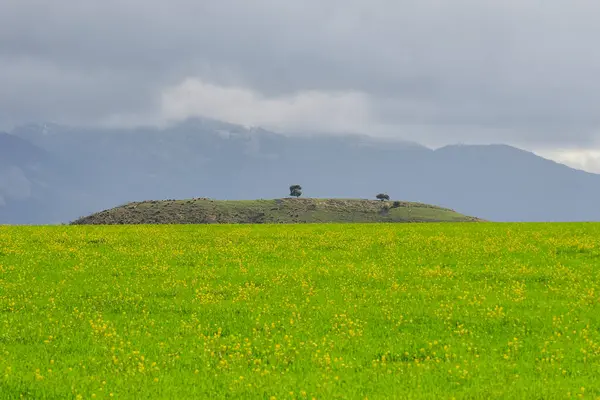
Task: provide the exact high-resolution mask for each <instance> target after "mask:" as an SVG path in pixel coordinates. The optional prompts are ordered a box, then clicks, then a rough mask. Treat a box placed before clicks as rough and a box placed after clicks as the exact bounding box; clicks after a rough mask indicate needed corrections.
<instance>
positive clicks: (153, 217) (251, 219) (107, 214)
mask: <svg viewBox="0 0 600 400" xmlns="http://www.w3.org/2000/svg"><path fill="white" fill-rule="evenodd" d="M475 221H478V219H477V218H473V217H468V216H465V215H462V214H459V213H457V212H455V211H453V210H450V209H447V208H442V207H436V206H432V205H428V204H422V203H409V202H381V201H375V200H358V199H302V198H299V199H292V198H285V199H275V200H229V201H227V200H212V199H205V198H199V199H189V200H163V201H144V202H134V203H129V204H126V205H123V206H120V207H115V208H112V209H110V210H105V211H102V212H99V213H96V214H92V215H90V216H88V217H83V218H80V219H78V220H76V221H74V222H72V224H73V225H112V224H250V223H253V224H261V223H266V224H280V223H341V222H475Z"/></svg>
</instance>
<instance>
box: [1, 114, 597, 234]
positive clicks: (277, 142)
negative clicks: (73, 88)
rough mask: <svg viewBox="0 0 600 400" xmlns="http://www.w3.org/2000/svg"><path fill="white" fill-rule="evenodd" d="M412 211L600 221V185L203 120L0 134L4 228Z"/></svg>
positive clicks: (490, 163) (456, 156) (505, 160)
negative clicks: (272, 203)
mask: <svg viewBox="0 0 600 400" xmlns="http://www.w3.org/2000/svg"><path fill="white" fill-rule="evenodd" d="M295 183H299V184H301V185H302V187H303V189H304V196H306V197H338V198H373V197H374V195H375V194H377V193H380V192H386V193H388V194H389V195H390V196H391V197H392V199H400V200H406V201H418V202H424V203H430V204H435V205H439V206H443V207H448V208H452V209H455V210H456V211H458V212H461V213H464V214H467V215H473V216H477V217H480V218H484V219H489V220H493V221H587V220H600V208H599V207H598V206H597V204H599V203H600V175H596V174H592V173H587V172H583V171H580V170H575V169H572V168H569V167H567V166H565V165H562V164H558V163H556V162H553V161H550V160H547V159H544V158H541V157H538V156H536V155H535V154H533V153H529V152H526V151H523V150H520V149H517V148H514V147H510V146H506V145H486V146H470V145H455V146H446V147H443V148H440V149H436V150H432V149H429V148H427V147H425V146H421V145H419V144H417V143H411V142H402V141H393V140H381V139H374V138H371V137H368V136H358V135H338V136H333V135H308V134H307V135H296V136H285V135H281V134H278V133H274V132H270V131H267V130H264V129H261V128H247V127H243V126H239V125H234V124H229V123H224V122H220V121H215V120H210V119H201V118H195V119H189V120H187V121H184V122H181V123H178V124H175V125H172V126H169V127H167V128H164V129H159V128H135V129H104V128H74V127H69V126H62V125H55V124H30V125H23V126H19V127H16V128H15V129H13V130H12V131H11V132H10V133H9V134H7V133H1V134H0V223H8V224H52V223H66V222H69V221H71V220H74V219H75V218H77V217H80V216H83V215H87V214H90V213H93V212H95V211H99V210H102V209H106V208H110V207H113V206H116V205H119V204H123V203H126V202H130V201H140V200H148V199H155V200H160V199H167V198H191V197H211V198H218V199H232V200H234V199H259V198H278V197H284V196H287V194H288V193H287V188H288V186H289V185H290V184H295Z"/></svg>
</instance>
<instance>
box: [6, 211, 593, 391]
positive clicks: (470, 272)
mask: <svg viewBox="0 0 600 400" xmlns="http://www.w3.org/2000/svg"><path fill="white" fill-rule="evenodd" d="M599 236H600V224H493V223H490V224H487V223H486V224H381V225H379V224H344V225H336V224H329V225H294V226H277V225H259V226H256V225H255V226H240V225H220V226H214V225H213V226H209V225H202V226H198V225H194V226H192V225H187V226H182V225H178V226H164V225H163V226H150V225H145V226H108V227H106V226H103V227H98V226H68V227H0V316H1V317H0V399H14V398H20V397H23V398H30V399H50V398H52V399H67V398H73V399H74V398H77V396H78V395H81V396H82V398H84V399H90V398H92V395H94V394H95V395H96V399H110V398H111V397H110V393H113V394H114V397H112V398H114V399H225V398H230V399H233V398H235V399H238V398H241V399H270V398H272V396H273V397H274V398H276V399H299V400H300V399H301V400H305V399H312V398H317V399H335V398H339V399H342V398H347V399H364V398H367V397H368V398H369V399H370V400H375V399H421V398H426V399H436V400H437V399H451V398H457V399H480V398H483V399H567V398H575V399H577V398H579V396H580V395H584V396H583V398H590V399H595V398H598V396H600V386H599V385H598V376H600V330H599V329H598V327H600V298H599V293H600V279H598V260H599V257H600V243H599V242H598V237H599ZM582 388H584V389H582ZM290 392H293V394H291V395H290Z"/></svg>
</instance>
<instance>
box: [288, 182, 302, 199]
mask: <svg viewBox="0 0 600 400" xmlns="http://www.w3.org/2000/svg"><path fill="white" fill-rule="evenodd" d="M290 196H292V197H296V198H298V197H300V196H302V186H300V185H292V186H290Z"/></svg>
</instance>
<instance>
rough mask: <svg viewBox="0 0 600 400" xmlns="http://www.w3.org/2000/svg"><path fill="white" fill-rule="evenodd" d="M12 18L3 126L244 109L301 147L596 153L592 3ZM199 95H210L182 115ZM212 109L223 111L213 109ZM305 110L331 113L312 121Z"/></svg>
mask: <svg viewBox="0 0 600 400" xmlns="http://www.w3.org/2000/svg"><path fill="white" fill-rule="evenodd" d="M1 8H2V10H1V12H0V88H2V89H1V90H2V91H1V92H0V110H1V111H0V120H3V121H4V123H5V124H6V123H19V122H25V121H30V120H54V121H58V122H72V121H75V122H78V123H85V122H87V123H96V122H102V121H112V122H119V121H140V122H144V121H147V122H155V119H156V116H157V115H159V116H160V115H163V116H164V117H165V118H167V117H169V118H176V117H177V116H178V115H179V116H183V115H189V114H190V113H192V114H193V113H208V114H211V115H208V116H222V117H228V118H229V119H232V120H235V119H236V115H235V114H236V113H234V112H232V111H231V109H235V108H236V107H237V108H239V107H240V106H244V107H247V110H246V111H244V112H243V113H238V114H243V118H241V117H240V118H241V119H243V121H233V122H243V123H248V122H254V123H265V124H272V125H275V126H277V127H279V128H281V129H286V130H292V131H293V130H298V129H308V128H314V129H318V128H323V129H325V130H327V129H347V126H348V125H352V124H357V125H358V127H357V130H361V131H363V132H366V133H369V132H371V133H375V134H381V135H386V136H399V137H402V138H407V139H412V140H416V141H423V142H427V143H431V144H443V143H448V142H460V141H464V142H484V143H485V142H507V143H512V144H516V145H521V146H526V147H530V148H539V149H546V148H548V149H560V148H569V147H578V148H579V147H582V146H583V147H593V146H595V145H596V140H597V133H598V130H599V129H598V128H599V127H600V113H599V112H598V110H596V104H600V80H598V79H597V71H598V70H599V67H600V52H598V51H597V50H596V47H597V46H596V42H597V40H598V39H599V38H600V24H598V23H597V21H598V18H599V17H600V4H599V3H597V2H594V1H592V0H589V1H588V0H573V1H569V2H566V1H563V0H546V1H543V2H542V1H540V0H505V1H502V2H498V1H493V0H483V1H482V0H455V1H452V2H449V1H445V0H419V1H417V0H411V1H408V0H369V1H367V0H361V1H359V0H345V1H342V0H303V1H299V0H298V1H286V2H281V1H275V0H254V1H252V2H249V1H245V0H220V1H197V0H172V1H169V2H164V1H158V0H145V1H142V0H105V1H102V2H99V1H93V0H82V1H77V2H73V1H67V0H54V1H52V2H43V1H41V0H40V1H33V0H5V1H4V2H3V5H2V6H1ZM189 82H196V83H198V84H197V85H192V89H190V90H191V92H189V96H187V97H185V96H183V97H185V99H182V95H181V90H182V88H185V85H186V84H188V85H189ZM207 88H209V89H210V90H212V92H211V91H210V90H208V89H207ZM211 88H212V89H211ZM215 88H216V89H215ZM202 90H204V92H202ZM207 90H208V91H207ZM228 90H229V92H228ZM178 91H179V92H178ZM215 91H216V92H215ZM177 93H179V97H177V96H175V94H177ZM215 93H218V94H219V96H221V97H219V105H220V107H221V108H218V107H217V106H209V104H208V103H207V102H209V101H210V98H209V97H207V96H210V95H211V94H213V95H215ZM227 93H230V94H231V93H233V94H234V95H232V96H231V97H227ZM240 93H246V95H247V96H246V97H244V96H242V97H240V96H239V94H240ZM307 94H311V95H313V96H316V97H315V98H316V99H318V101H315V102H314V104H313V107H312V109H311V107H309V105H307V103H310V101H309V100H307V99H309V98H310V97H308V98H307ZM340 94H345V95H346V96H350V97H351V98H352V99H354V100H351V101H349V100H348V97H346V98H345V99H342V100H339V95H340ZM240 99H243V101H242V102H241V103H240ZM298 99H301V100H302V101H296V100H298ZM336 99H337V100H336ZM356 99H360V100H356ZM244 101H245V103H244ZM352 107H356V108H355V109H354V110H355V111H356V113H357V114H358V116H359V117H356V118H350V117H349V118H348V123H346V124H344V123H342V122H343V121H340V122H336V123H335V124H331V123H330V122H331V121H328V120H327V117H326V115H327V113H325V112H323V109H326V110H328V109H329V110H333V111H332V112H333V113H334V114H335V115H336V118H337V119H338V120H340V119H342V120H343V119H344V118H345V116H346V115H352V114H354V112H353V111H352V110H353V109H352ZM273 113H278V114H273ZM7 121H8V122H7ZM303 121H309V122H310V123H303ZM320 121H322V122H320Z"/></svg>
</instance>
